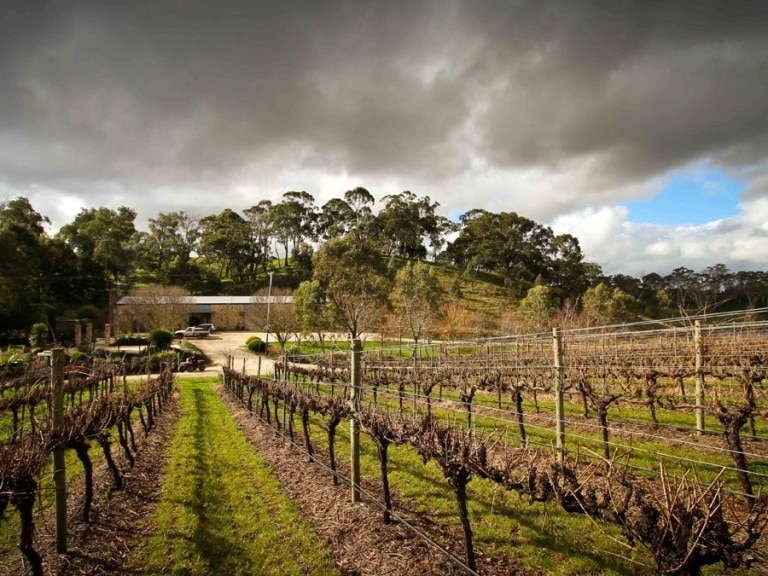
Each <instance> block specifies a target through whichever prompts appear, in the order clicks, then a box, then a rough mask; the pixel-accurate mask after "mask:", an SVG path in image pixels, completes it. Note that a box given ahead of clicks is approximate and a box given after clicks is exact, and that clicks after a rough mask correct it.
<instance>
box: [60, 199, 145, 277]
mask: <svg viewBox="0 0 768 576" xmlns="http://www.w3.org/2000/svg"><path fill="white" fill-rule="evenodd" d="M135 220H136V211H135V210H133V209H131V208H127V207H126V206H120V207H119V208H118V209H117V210H112V209H109V208H104V207H102V208H88V209H86V208H83V209H82V210H81V211H80V213H79V214H78V215H77V216H76V217H75V219H74V220H73V221H72V223H70V224H66V225H65V226H62V228H61V230H60V231H59V236H60V237H61V238H62V239H63V240H64V241H65V242H66V243H67V244H68V245H69V246H71V247H72V249H73V250H74V251H75V253H76V254H77V255H78V257H80V258H84V259H90V260H93V261H94V262H96V263H97V264H98V265H99V266H101V267H102V268H103V269H104V270H105V271H106V272H107V273H108V274H109V276H110V280H111V282H112V283H113V284H117V283H118V282H119V280H120V278H121V277H125V276H127V275H128V274H129V273H130V272H131V271H132V270H133V269H134V267H135V265H136V257H137V242H138V235H137V232H136V226H135V225H134V221H135Z"/></svg>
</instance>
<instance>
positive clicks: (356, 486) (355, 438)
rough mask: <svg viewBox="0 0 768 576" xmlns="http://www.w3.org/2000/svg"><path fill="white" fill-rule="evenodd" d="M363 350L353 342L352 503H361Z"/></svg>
mask: <svg viewBox="0 0 768 576" xmlns="http://www.w3.org/2000/svg"><path fill="white" fill-rule="evenodd" d="M362 349H363V348H362V345H361V344H360V340H357V339H356V340H353V341H352V363H351V364H352V386H351V389H350V398H349V401H350V404H351V407H352V416H351V417H350V420H349V429H350V434H349V436H350V442H349V444H350V453H351V455H350V456H351V464H352V466H351V468H352V502H360V423H359V422H358V421H357V414H358V412H359V411H360V356H361V353H362Z"/></svg>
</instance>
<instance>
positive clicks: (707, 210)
mask: <svg viewBox="0 0 768 576" xmlns="http://www.w3.org/2000/svg"><path fill="white" fill-rule="evenodd" d="M745 189H746V183H745V182H742V181H741V180H736V179H734V178H731V177H730V176H727V175H726V174H724V173H723V172H720V171H719V170H700V171H695V172H691V171H684V172H678V173H676V174H674V175H673V176H672V177H671V178H670V179H669V180H667V182H666V184H665V185H664V187H663V188H662V189H661V190H660V191H659V192H658V193H656V194H655V195H654V196H652V197H651V198H647V199H644V200H630V201H628V202H622V203H621V204H622V205H624V206H626V207H627V208H628V209H629V216H628V219H629V220H630V221H632V222H642V223H648V224H666V225H672V226H685V225H692V226H695V225H700V224H705V223H707V222H712V221H713V220H719V219H720V218H727V217H729V216H734V215H736V214H738V213H739V207H738V203H739V196H740V195H741V193H742V192H744V190H745Z"/></svg>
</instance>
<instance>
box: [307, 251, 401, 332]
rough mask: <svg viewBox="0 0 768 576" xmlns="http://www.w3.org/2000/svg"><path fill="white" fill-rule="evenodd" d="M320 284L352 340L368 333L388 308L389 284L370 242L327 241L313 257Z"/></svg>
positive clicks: (315, 272) (383, 267)
mask: <svg viewBox="0 0 768 576" xmlns="http://www.w3.org/2000/svg"><path fill="white" fill-rule="evenodd" d="M312 263H313V265H314V279H315V280H317V281H318V282H319V283H320V286H322V287H323V289H324V290H325V293H326V295H327V297H328V301H329V302H330V303H331V305H332V307H333V310H334V313H335V315H336V317H337V318H338V320H339V322H340V323H341V324H342V325H343V326H344V327H345V328H346V329H347V331H348V332H349V335H350V337H351V338H352V339H355V338H359V337H360V335H361V334H362V333H364V332H367V331H370V330H371V329H373V328H374V327H375V326H377V325H378V323H379V322H380V320H381V317H382V311H383V310H384V309H385V308H387V306H388V304H389V303H388V295H389V291H390V287H391V282H390V280H389V278H388V276H387V267H386V264H385V262H384V259H383V258H382V256H381V254H380V253H379V252H378V251H377V250H376V249H375V247H374V245H373V244H372V243H371V242H370V241H365V240H364V241H357V240H356V239H355V238H353V237H351V236H350V237H346V238H341V239H334V240H329V241H328V242H326V243H325V244H323V245H322V246H320V248H318V250H317V252H315V254H314V256H313V257H312Z"/></svg>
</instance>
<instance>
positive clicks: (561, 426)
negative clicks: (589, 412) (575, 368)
mask: <svg viewBox="0 0 768 576" xmlns="http://www.w3.org/2000/svg"><path fill="white" fill-rule="evenodd" d="M552 351H553V354H554V367H555V426H556V430H555V447H556V448H557V461H558V462H559V463H560V464H562V463H563V461H564V460H565V399H564V398H563V396H564V394H563V340H562V336H561V335H560V329H559V328H552Z"/></svg>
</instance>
